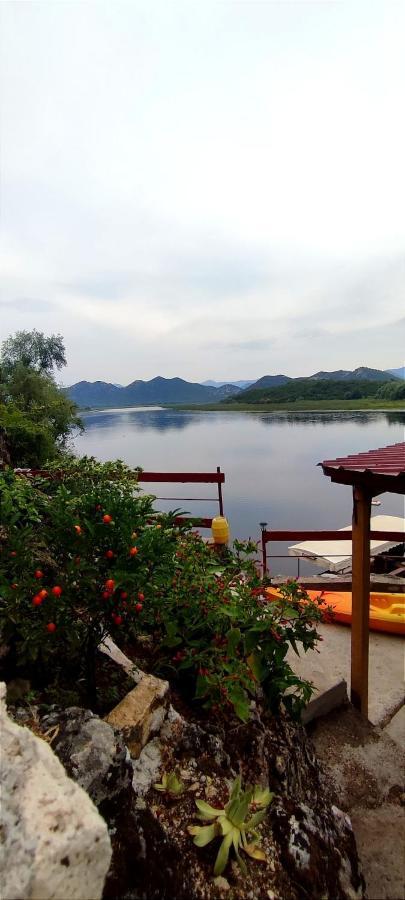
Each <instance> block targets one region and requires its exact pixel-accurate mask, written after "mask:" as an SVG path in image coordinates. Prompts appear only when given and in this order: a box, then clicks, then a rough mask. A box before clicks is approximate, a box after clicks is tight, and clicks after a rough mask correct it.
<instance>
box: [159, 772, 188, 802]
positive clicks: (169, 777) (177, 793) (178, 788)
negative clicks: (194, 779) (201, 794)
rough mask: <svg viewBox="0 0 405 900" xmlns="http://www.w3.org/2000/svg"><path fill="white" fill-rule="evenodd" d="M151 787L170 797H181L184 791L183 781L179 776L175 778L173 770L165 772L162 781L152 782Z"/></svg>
mask: <svg viewBox="0 0 405 900" xmlns="http://www.w3.org/2000/svg"><path fill="white" fill-rule="evenodd" d="M153 787H154V788H155V791H160V792H161V793H162V794H168V795H169V797H171V798H172V799H176V798H178V797H181V795H182V794H184V791H185V787H184V784H183V782H182V781H181V780H180V778H177V775H176V773H175V772H165V773H164V775H163V777H162V781H161V782H160V783H159V784H154V785H153Z"/></svg>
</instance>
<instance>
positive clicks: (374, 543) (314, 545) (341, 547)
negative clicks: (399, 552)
mask: <svg viewBox="0 0 405 900" xmlns="http://www.w3.org/2000/svg"><path fill="white" fill-rule="evenodd" d="M370 528H371V530H372V531H398V532H399V533H400V532H402V533H403V538H402V540H403V541H405V518H403V517H402V516H373V517H372V519H371V520H370ZM351 530H352V525H345V527H344V528H339V531H350V532H351ZM398 537H399V535H398ZM398 543H399V540H398V541H390V540H387V538H379V539H374V540H371V541H370V556H377V555H378V554H379V553H385V552H387V551H389V550H393V549H394V547H396V546H397V545H398ZM288 554H289V556H298V557H300V558H303V559H305V557H306V558H307V559H308V558H309V559H310V560H312V562H314V563H315V565H317V566H323V568H325V567H326V568H327V569H328V571H329V572H344V571H351V567H352V536H351V534H350V539H349V540H347V541H322V540H317V541H301V542H300V543H299V544H292V546H291V547H289V548H288Z"/></svg>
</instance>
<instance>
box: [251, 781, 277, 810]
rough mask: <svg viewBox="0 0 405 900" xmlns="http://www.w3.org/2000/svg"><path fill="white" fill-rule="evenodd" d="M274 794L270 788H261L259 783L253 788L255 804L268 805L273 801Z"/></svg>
mask: <svg viewBox="0 0 405 900" xmlns="http://www.w3.org/2000/svg"><path fill="white" fill-rule="evenodd" d="M273 797H274V794H272V793H271V791H269V789H268V788H261V787H259V786H258V785H257V786H256V787H255V788H253V797H252V803H254V804H255V806H268V805H269V803H271V801H272V799H273Z"/></svg>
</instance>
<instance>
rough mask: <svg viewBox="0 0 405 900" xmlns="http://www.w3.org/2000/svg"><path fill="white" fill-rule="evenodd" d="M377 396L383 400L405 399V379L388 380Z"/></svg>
mask: <svg viewBox="0 0 405 900" xmlns="http://www.w3.org/2000/svg"><path fill="white" fill-rule="evenodd" d="M376 397H378V398H380V397H381V398H382V399H383V400H405V381H402V382H397V381H386V382H384V384H382V385H381V387H380V388H379V389H378V391H377V394H376Z"/></svg>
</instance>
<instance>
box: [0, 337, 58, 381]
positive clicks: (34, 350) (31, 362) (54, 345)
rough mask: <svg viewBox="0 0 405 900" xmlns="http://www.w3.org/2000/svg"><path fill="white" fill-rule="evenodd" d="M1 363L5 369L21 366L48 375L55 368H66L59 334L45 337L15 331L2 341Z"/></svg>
mask: <svg viewBox="0 0 405 900" xmlns="http://www.w3.org/2000/svg"><path fill="white" fill-rule="evenodd" d="M1 362H2V366H4V367H5V368H8V369H9V368H13V367H14V366H15V365H19V364H22V365H23V366H24V367H25V368H27V369H33V370H34V371H35V372H42V373H44V372H45V373H48V374H49V373H50V372H52V369H53V368H54V367H55V368H57V369H61V368H62V367H63V366H66V356H65V348H64V345H63V338H62V336H61V335H60V334H51V335H50V337H45V335H44V334H43V333H42V332H41V331H36V329H34V331H17V332H16V334H15V335H13V337H9V338H8V340H6V341H4V342H3V344H2V347H1Z"/></svg>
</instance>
